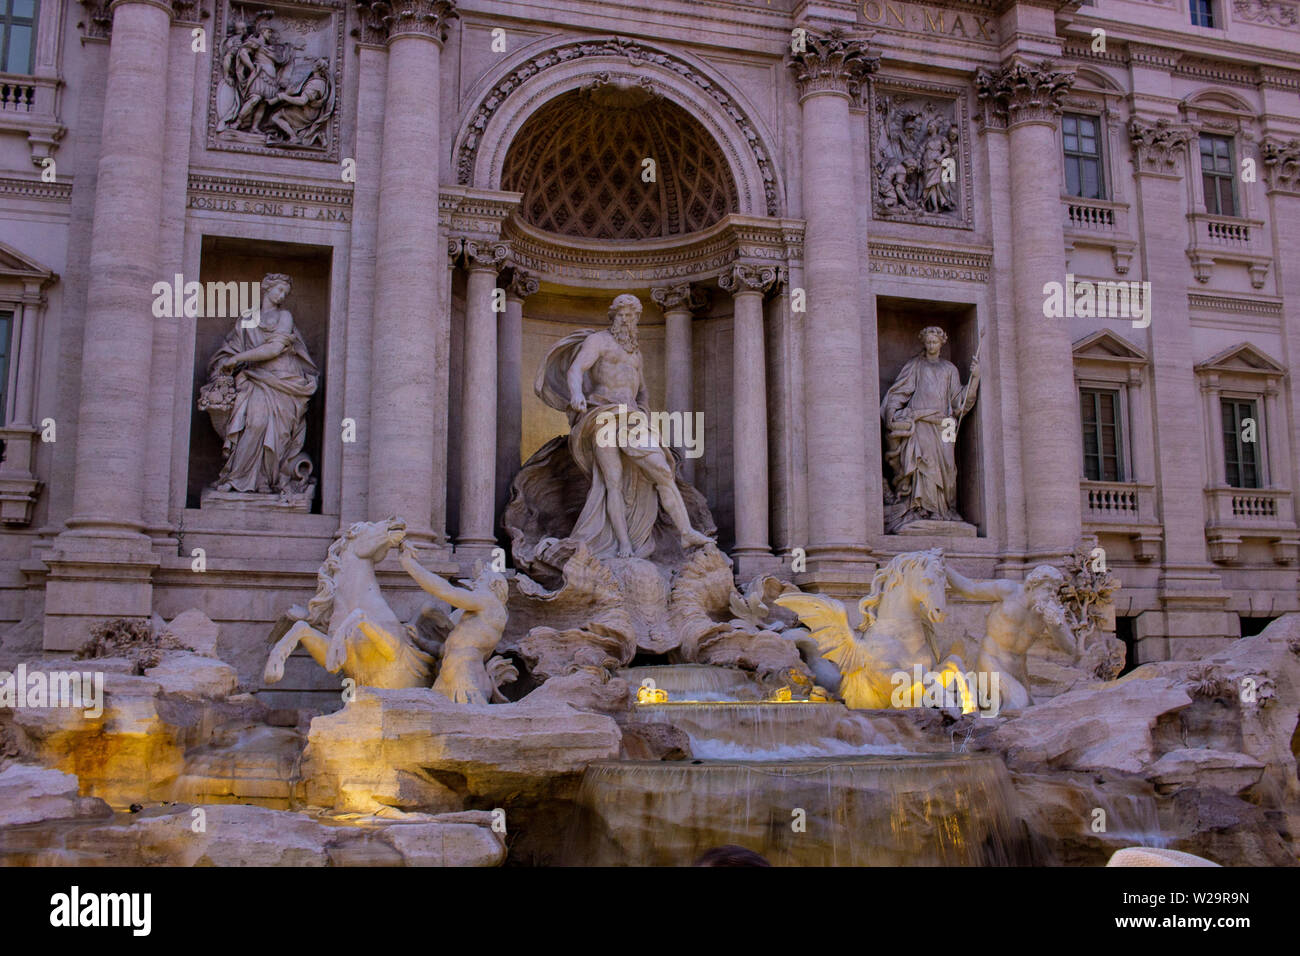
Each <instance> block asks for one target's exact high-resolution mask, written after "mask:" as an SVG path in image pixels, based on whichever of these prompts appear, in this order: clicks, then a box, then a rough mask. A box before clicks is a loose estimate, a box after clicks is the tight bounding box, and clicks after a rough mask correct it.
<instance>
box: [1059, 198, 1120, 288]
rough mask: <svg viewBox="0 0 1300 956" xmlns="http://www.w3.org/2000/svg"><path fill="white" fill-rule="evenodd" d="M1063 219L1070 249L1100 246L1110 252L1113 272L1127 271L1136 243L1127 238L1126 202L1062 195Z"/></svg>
mask: <svg viewBox="0 0 1300 956" xmlns="http://www.w3.org/2000/svg"><path fill="white" fill-rule="evenodd" d="M1061 208H1062V210H1063V212H1064V216H1065V241H1066V245H1067V246H1070V247H1072V248H1073V247H1075V246H1101V247H1103V248H1106V249H1109V250H1110V254H1111V256H1112V257H1113V258H1114V260H1115V271H1116V272H1117V273H1119V274H1120V275H1124V274H1125V273H1127V272H1128V269H1129V263H1130V262H1132V260H1133V250H1134V249H1135V248H1136V247H1137V244H1136V243H1135V242H1134V241H1133V240H1132V239H1130V238H1129V214H1128V210H1129V207H1128V203H1122V202H1112V201H1111V200H1109V199H1083V198H1081V197H1079V196H1062V197H1061Z"/></svg>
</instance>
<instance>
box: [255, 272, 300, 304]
mask: <svg viewBox="0 0 1300 956" xmlns="http://www.w3.org/2000/svg"><path fill="white" fill-rule="evenodd" d="M292 288H293V280H292V279H290V278H289V277H288V276H287V275H285V274H284V273H282V272H269V273H267V274H266V275H264V276H263V277H262V301H263V302H268V303H270V304H271V305H273V306H275V305H279V304H280V303H281V302H283V301H284V300H285V298H286V297H288V295H289V290H291V289H292Z"/></svg>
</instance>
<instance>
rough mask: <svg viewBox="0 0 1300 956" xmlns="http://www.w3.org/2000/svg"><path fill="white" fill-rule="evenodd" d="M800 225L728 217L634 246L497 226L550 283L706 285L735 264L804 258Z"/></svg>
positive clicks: (513, 220) (525, 265) (520, 258)
mask: <svg viewBox="0 0 1300 956" xmlns="http://www.w3.org/2000/svg"><path fill="white" fill-rule="evenodd" d="M803 226H804V224H803V221H802V220H797V219H760V218H754V217H747V216H739V215H734V214H733V215H731V216H728V217H727V218H726V219H724V220H722V221H721V222H720V223H718V224H717V225H715V226H712V227H710V228H709V229H706V230H703V231H701V232H699V233H695V234H692V235H689V236H677V237H671V238H667V239H657V240H651V241H644V240H643V241H638V242H635V243H626V244H624V243H613V242H593V241H588V240H577V239H570V238H568V237H558V236H555V235H553V234H551V233H546V232H543V231H541V230H539V229H536V228H534V227H532V226H529V225H528V224H527V223H524V222H521V221H520V220H519V219H518V218H517V217H514V216H512V217H510V218H509V219H507V220H506V221H505V223H504V224H503V227H502V231H501V235H502V238H503V239H505V240H507V241H509V242H510V243H511V245H512V248H513V253H512V257H511V261H512V262H513V263H515V264H516V265H518V266H519V267H520V268H522V269H526V270H528V271H529V272H531V273H534V274H536V275H538V276H540V277H541V278H542V279H543V280H544V281H549V282H564V281H568V282H579V283H592V284H597V285H619V284H622V285H626V284H627V283H629V282H633V283H638V284H647V285H648V284H663V283H665V282H669V281H673V280H676V281H678V282H681V281H709V280H712V279H715V278H716V277H717V276H718V274H719V273H720V272H722V271H723V270H724V269H728V268H730V267H731V266H732V265H734V264H736V263H738V262H739V263H744V264H747V265H755V266H759V267H760V268H761V267H765V266H768V265H772V266H778V265H779V266H784V265H787V264H788V263H790V262H796V261H801V260H802V258H803Z"/></svg>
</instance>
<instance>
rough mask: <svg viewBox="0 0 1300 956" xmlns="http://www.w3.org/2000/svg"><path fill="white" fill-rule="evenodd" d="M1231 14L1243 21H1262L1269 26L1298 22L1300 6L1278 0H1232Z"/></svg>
mask: <svg viewBox="0 0 1300 956" xmlns="http://www.w3.org/2000/svg"><path fill="white" fill-rule="evenodd" d="M1232 16H1233V19H1234V20H1241V21H1242V22H1244V23H1263V24H1266V25H1268V26H1271V27H1294V26H1296V25H1298V24H1300V8H1297V7H1296V5H1295V4H1292V3H1279V2H1278V0H1232Z"/></svg>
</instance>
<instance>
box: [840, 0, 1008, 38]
mask: <svg viewBox="0 0 1300 956" xmlns="http://www.w3.org/2000/svg"><path fill="white" fill-rule="evenodd" d="M858 22H859V23H869V24H871V25H872V26H874V27H880V28H881V29H885V30H902V31H904V32H907V33H926V34H930V35H931V36H936V35H937V36H944V37H952V38H955V39H959V40H974V41H976V42H979V43H996V42H997V38H998V37H997V29H996V27H995V25H994V23H993V18H992V17H982V16H978V15H976V14H974V13H959V12H957V11H955V10H950V9H943V8H936V7H926V6H922V5H920V4H915V3H901V2H895V0H862V2H861V3H859V4H858Z"/></svg>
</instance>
